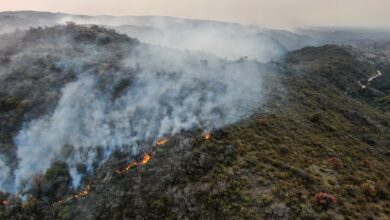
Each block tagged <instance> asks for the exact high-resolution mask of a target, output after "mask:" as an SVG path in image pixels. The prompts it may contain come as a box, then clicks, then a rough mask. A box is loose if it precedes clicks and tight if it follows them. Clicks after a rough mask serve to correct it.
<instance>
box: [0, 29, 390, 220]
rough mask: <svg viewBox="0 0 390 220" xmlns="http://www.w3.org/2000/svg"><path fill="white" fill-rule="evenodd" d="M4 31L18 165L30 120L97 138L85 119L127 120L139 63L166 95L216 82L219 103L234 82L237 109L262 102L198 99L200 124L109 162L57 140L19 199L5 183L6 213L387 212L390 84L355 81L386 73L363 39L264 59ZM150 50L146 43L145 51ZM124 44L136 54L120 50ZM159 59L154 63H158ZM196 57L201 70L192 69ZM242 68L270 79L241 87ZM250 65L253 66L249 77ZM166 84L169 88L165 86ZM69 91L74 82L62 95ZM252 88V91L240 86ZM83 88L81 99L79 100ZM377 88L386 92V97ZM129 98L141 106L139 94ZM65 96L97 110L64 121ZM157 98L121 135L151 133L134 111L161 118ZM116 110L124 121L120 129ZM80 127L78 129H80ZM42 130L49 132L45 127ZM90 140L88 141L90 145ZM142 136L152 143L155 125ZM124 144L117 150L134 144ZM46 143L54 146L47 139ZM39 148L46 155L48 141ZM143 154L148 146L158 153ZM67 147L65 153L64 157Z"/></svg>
mask: <svg viewBox="0 0 390 220" xmlns="http://www.w3.org/2000/svg"><path fill="white" fill-rule="evenodd" d="M2 40H3V41H4V42H5V41H6V42H8V43H7V44H4V45H2V46H1V48H0V60H1V62H2V67H1V74H0V84H1V87H0V94H1V102H0V103H1V104H0V117H1V122H0V123H1V124H0V134H1V135H0V137H1V139H0V141H1V153H2V155H3V156H2V157H4V158H5V159H4V158H1V159H2V160H1V161H2V163H4V161H5V162H6V163H8V165H9V169H11V170H12V169H17V168H18V166H20V165H23V162H21V161H17V160H16V158H19V156H18V154H19V153H20V151H18V150H17V146H16V145H18V144H19V145H20V143H18V142H17V141H15V140H19V139H18V138H17V137H19V136H18V134H20V133H21V129H26V127H28V126H26V123H28V122H30V121H32V122H31V123H32V124H31V127H32V128H34V125H36V124H34V121H38V122H36V123H37V124H39V123H43V124H44V125H46V127H43V132H46V133H51V132H53V133H54V129H51V128H52V127H50V126H51V125H52V124H54V128H56V129H58V130H61V131H62V130H64V131H68V132H70V133H71V135H69V134H66V135H64V136H61V138H60V139H59V140H61V141H64V142H66V143H68V142H70V143H72V144H73V145H74V146H73V147H75V148H77V144H75V143H74V142H76V141H77V140H80V141H86V140H85V139H83V138H81V137H80V136H82V135H86V137H88V138H90V139H95V138H97V137H94V136H99V135H101V134H105V133H99V132H95V130H92V131H93V132H92V133H91V134H90V133H88V132H89V131H88V130H87V128H86V127H84V126H86V125H87V124H85V123H86V122H85V121H93V120H97V121H98V120H100V117H101V116H103V118H104V117H107V118H104V119H105V120H107V122H108V123H107V124H109V126H112V128H113V129H118V130H121V129H122V128H124V127H125V125H123V123H122V120H123V119H122V118H121V117H119V116H120V113H121V112H120V111H119V110H118V109H116V108H115V107H117V108H119V107H122V105H124V106H125V107H126V108H129V106H128V105H129V103H125V104H123V102H126V101H128V99H124V98H126V96H127V95H126V94H127V92H128V91H130V92H132V91H133V90H131V88H132V87H133V86H134V88H137V87H141V88H142V86H143V84H142V83H140V84H137V83H135V84H134V82H137V81H136V79H138V78H139V77H141V79H142V74H144V75H146V76H148V77H147V78H146V79H148V80H155V79H156V80H157V82H161V84H157V85H159V86H158V87H157V88H158V91H157V93H155V94H154V93H153V94H152V96H158V98H160V95H157V94H160V93H161V94H163V95H162V96H164V97H173V98H175V99H178V100H182V101H180V102H179V105H180V106H181V105H185V104H186V103H187V102H186V101H185V100H187V99H186V95H188V94H191V93H196V94H197V93H199V94H201V95H202V94H203V96H201V97H202V98H200V99H199V100H201V103H200V104H202V105H205V103H207V102H203V101H204V100H205V99H206V100H207V96H204V95H205V94H206V95H210V94H209V93H204V92H205V91H206V90H211V91H212V93H211V94H212V98H210V100H213V101H214V102H215V103H225V102H226V99H223V100H220V99H218V96H222V97H224V94H225V93H228V92H229V90H226V89H225V88H230V89H232V88H233V87H234V88H235V89H237V90H234V89H233V93H234V94H240V95H242V96H241V97H238V99H237V100H236V99H233V101H232V103H234V104H236V105H237V106H238V107H240V108H245V106H246V105H249V104H250V103H253V102H256V100H257V99H260V98H264V99H265V100H261V103H262V104H261V105H258V106H256V107H257V108H256V109H255V111H254V112H251V114H250V115H248V116H247V113H248V112H247V111H244V112H238V113H240V116H241V113H242V115H245V117H242V119H241V120H239V121H236V118H234V120H227V121H225V119H224V120H222V119H221V117H223V116H224V115H229V114H232V113H235V114H238V113H237V112H235V111H233V112H232V111H231V107H232V106H226V105H222V107H221V106H218V105H217V106H214V108H213V109H212V110H210V111H205V109H203V108H199V109H194V108H195V107H194V106H190V107H189V108H186V109H184V111H183V112H185V113H188V112H191V113H192V111H194V113H193V114H196V116H197V117H198V118H200V122H199V124H197V125H198V126H197V127H195V128H193V129H179V130H178V131H175V132H172V135H164V136H163V137H164V138H165V139H164V140H163V141H162V142H161V144H157V145H155V146H153V147H150V148H142V147H141V150H140V151H138V154H137V155H132V154H131V153H128V152H126V151H121V150H117V151H115V149H117V148H115V149H114V150H113V153H112V154H111V155H110V156H109V157H108V158H107V159H106V160H104V161H103V162H102V161H101V160H96V159H95V157H93V160H92V159H91V161H92V162H90V161H89V160H86V161H83V162H86V163H85V164H83V163H78V164H73V162H68V159H69V155H73V153H74V152H75V150H72V146H70V145H64V146H63V145H61V146H60V147H61V151H60V153H58V152H55V154H54V155H56V157H55V158H56V160H54V161H50V160H49V159H47V161H42V163H43V164H46V163H50V168H49V169H47V170H45V171H44V172H42V173H41V174H39V173H38V174H37V175H35V176H34V177H33V181H32V182H31V184H30V187H27V188H26V189H25V191H23V195H24V196H25V201H22V200H21V198H20V197H14V196H13V195H12V193H6V192H4V193H2V194H1V195H0V196H1V198H0V200H1V201H3V202H2V205H1V206H0V218H1V219H161V218H164V219H177V218H183V219H184V218H185V219H226V218H227V219H299V218H301V219H387V218H388V216H389V215H390V202H389V201H390V191H389V189H390V179H389V177H390V171H389V169H388V167H390V160H389V159H390V115H389V112H388V106H389V102H386V100H387V98H386V97H387V96H388V95H390V94H389V93H388V90H380V89H379V88H378V89H377V90H379V91H380V92H381V93H380V94H379V95H378V96H373V95H372V93H367V92H366V90H368V89H371V88H375V84H372V86H371V85H369V84H367V85H368V88H367V89H362V88H361V86H360V85H359V83H358V82H359V81H362V80H367V79H368V78H370V77H371V76H372V73H373V72H375V71H377V70H380V71H382V73H383V77H386V78H388V77H389V75H390V71H389V70H388V69H386V68H383V69H380V68H381V67H382V66H383V63H382V66H381V65H379V64H378V63H375V62H370V61H369V60H367V59H362V54H361V51H358V52H357V51H356V50H354V49H351V48H350V47H339V46H332V45H327V46H322V47H307V48H303V49H300V50H296V51H292V52H290V53H287V54H286V55H285V56H283V57H282V58H280V59H279V60H277V61H274V62H270V63H267V64H261V63H257V62H255V61H248V60H245V59H241V60H237V61H228V60H224V59H219V58H216V57H215V56H211V55H208V56H206V57H203V56H205V55H204V54H193V53H189V52H188V53H185V52H178V51H171V50H169V49H167V48H155V47H150V46H148V45H143V44H141V43H140V42H139V41H138V40H136V39H133V38H130V37H127V36H126V35H122V34H118V33H116V32H115V31H112V30H107V29H104V28H101V27H98V26H77V25H74V24H69V25H67V26H55V27H51V28H36V29H31V30H29V31H27V32H18V33H14V34H9V35H4V36H2ZM149 50H150V51H151V53H146V54H144V51H149ZM130 52H131V54H132V56H131V59H133V60H134V62H135V63H134V66H131V65H129V64H128V63H125V62H123V59H124V58H125V57H127V56H129V53H130ZM160 53H161V54H168V55H169V57H168V55H166V56H164V59H167V60H168V61H172V60H170V59H173V58H170V57H174V58H175V61H177V60H179V61H180V62H182V63H183V64H185V65H183V66H182V65H180V66H179V67H177V68H173V69H172V70H171V69H169V68H172V65H171V64H172V63H169V62H168V64H166V63H165V62H164V59H162V60H159V59H157V60H155V59H156V58H155V57H154V56H153V54H157V55H160ZM143 56H145V57H146V59H143ZM137 57H138V58H139V59H137ZM141 57H142V59H141ZM201 59H202V60H201ZM203 59H204V60H206V61H204V60H203ZM194 60H195V61H196V62H195V61H194ZM155 62H156V65H157V66H156V67H154V66H152V65H154V63H155ZM132 64H133V63H132ZM387 65H389V64H387ZM151 66H152V67H151ZM188 66H191V68H193V69H190V70H189V69H186V68H187V67H188ZM155 68H156V69H155ZM238 68H239V69H242V70H247V71H248V72H250V73H251V71H255V72H256V71H257V70H258V71H260V72H262V74H260V76H259V77H261V78H262V81H261V82H262V84H260V83H259V82H258V81H256V80H254V79H255V78H250V80H249V81H250V82H252V83H250V82H248V81H243V82H245V83H248V84H246V85H247V86H246V87H245V88H248V87H250V89H251V90H242V88H240V89H238V88H236V87H239V86H240V84H239V83H234V81H237V78H234V77H235V71H237V69H238ZM145 69H146V70H148V71H158V72H157V73H156V76H157V78H154V77H155V76H154V73H152V74H151V75H150V76H149V75H148V74H147V73H148V71H144V70H145ZM200 70H202V71H204V72H205V75H200V76H199V77H198V78H197V79H195V80H193V79H190V82H191V83H193V84H192V85H197V86H193V87H190V88H188V87H180V88H179V89H178V90H177V91H176V90H175V88H176V87H174V83H173V84H171V82H176V83H183V85H185V86H189V85H190V84H188V83H187V81H186V80H184V79H183V80H184V81H182V80H181V78H180V74H178V72H176V71H183V72H181V74H183V75H184V76H186V72H187V71H189V73H191V74H195V73H197V72H199V71H200ZM220 70H223V71H224V73H225V74H227V75H228V76H229V78H228V79H229V80H231V81H233V82H226V81H227V80H226V78H224V77H223V76H222V75H217V76H216V78H214V77H213V76H212V75H211V74H209V73H214V74H217V73H219V72H220ZM230 70H231V72H232V74H231V75H229V73H230ZM85 76H90V77H91V78H92V79H93V80H96V81H93V82H96V84H93V85H92V86H91V85H90V84H89V82H90V81H89V80H84V77H85ZM252 76H258V75H257V74H255V75H248V77H252ZM219 78H221V80H219ZM88 79H89V78H88ZM79 80H81V81H79ZM141 82H143V83H146V82H144V81H141ZM78 83H81V84H80V85H79V84H78ZM164 83H165V84H169V87H167V88H165V87H164ZM231 83H232V84H231ZM77 85H79V87H76V86H77ZM198 85H199V86H198ZM216 85H217V86H216ZM255 87H261V88H262V90H261V92H262V96H261V97H257V96H255V95H254V94H257V93H258V90H257V89H258V88H255ZM263 87H264V88H263ZM72 88H76V90H74V91H73V90H71V89H72ZM84 88H85V90H84ZM252 89H253V91H252ZM68 90H70V91H73V93H70V95H69V96H64V94H66V91H68ZM139 91H141V92H144V91H147V92H144V93H141V94H142V95H143V97H144V98H145V97H149V96H148V92H150V91H151V90H134V92H139ZM152 91H154V90H152ZM244 92H245V93H244ZM247 93H248V94H250V95H249V96H244V95H245V94H247ZM83 96H85V97H87V98H86V99H85V100H79V99H78V97H83ZM90 96H91V97H90ZM162 96H161V97H162ZM210 96H211V95H210ZM263 96H264V97H263ZM88 97H90V98H88ZM96 97H99V101H102V102H104V103H106V102H107V103H109V104H107V105H112V106H114V107H113V109H111V108H110V107H107V106H105V105H104V104H102V103H100V102H98V103H95V102H93V101H91V100H93V99H95V98H96ZM100 97H103V98H101V99H100ZM190 97H191V96H190ZM378 97H379V98H378ZM241 99H245V100H241ZM373 99H380V100H382V101H381V105H379V106H378V104H377V102H373V101H372V100H373ZM69 100H70V101H69ZM72 100H75V101H72ZM116 100H118V102H119V104H118V103H117V101H116ZM152 100H153V99H152ZM164 100H166V99H158V104H157V102H156V103H152V104H151V105H152V107H154V106H156V105H157V106H158V107H159V108H160V109H167V110H166V112H164V113H165V114H172V115H174V111H173V109H172V108H173V107H174V106H176V105H174V106H171V104H170V103H165V102H164ZM189 100H190V101H193V100H195V99H192V98H191V99H189ZM246 100H248V101H246ZM67 101H69V102H67ZM132 101H134V103H135V104H138V102H137V100H133V99H132ZM259 101H260V100H259ZM69 103H70V106H71V107H70V109H81V110H83V107H82V106H81V107H80V105H85V106H87V107H90V108H88V109H87V110H88V111H91V112H92V113H93V114H92V115H93V116H94V117H93V118H90V116H89V115H88V113H86V114H85V115H83V114H81V113H83V111H81V113H80V111H79V112H77V114H80V115H77V117H76V116H75V117H74V118H70V120H71V123H69V124H67V123H66V122H62V121H56V120H55V119H56V117H55V115H56V113H58V112H60V113H61V112H62V111H61V109H59V107H61V106H62V105H65V104H69ZM80 103H82V104H80ZM101 105H103V111H102V112H100V111H92V110H91V109H100V108H101ZM117 105H118V106H119V107H118V106H117ZM145 106H146V107H148V108H146V107H145ZM152 107H150V106H149V105H148V103H144V102H140V104H139V108H140V109H141V111H136V113H135V115H134V116H133V115H129V113H128V112H126V115H127V116H128V117H130V118H131V119H132V120H134V121H135V122H137V123H134V124H131V125H132V126H135V125H138V126H140V127H141V128H142V129H140V130H129V131H126V133H132V134H133V133H134V135H136V136H137V137H144V136H139V134H138V133H144V132H142V131H143V130H144V129H146V128H149V127H143V124H142V123H143V121H142V120H138V118H143V117H144V116H143V114H142V113H144V114H146V115H147V117H146V116H145V117H146V119H148V121H149V122H153V120H155V118H154V117H155V115H154V109H153V111H152V110H151V109H150V108H152ZM109 110H112V111H114V112H116V113H117V115H115V117H119V119H116V118H115V117H113V119H112V120H111V118H109V117H111V116H110V115H106V114H105V113H104V112H106V111H109ZM70 111H71V110H70ZM88 111H87V112H88ZM183 112H180V114H179V115H181V114H183ZM198 112H201V113H204V112H206V113H207V114H209V115H206V116H205V115H204V114H199V113H198ZM244 113H245V114H244ZM58 114H59V113H58ZM213 114H215V115H216V116H214V115H213ZM221 115H222V116H221ZM60 116H63V117H65V118H66V119H69V118H67V116H65V115H63V114H60ZM211 116H213V117H211ZM210 118H211V119H212V120H214V121H213V122H215V125H214V126H215V129H210V137H209V138H208V139H206V138H205V136H204V135H205V133H204V132H205V128H209V127H207V126H206V127H202V126H204V124H203V123H204V120H206V119H210ZM240 118H241V117H240ZM32 119H35V120H32ZM220 120H222V121H220ZM49 122H50V123H49ZM114 122H115V123H117V124H118V126H119V124H120V125H121V126H123V127H115V126H116V125H115V124H114ZM217 122H218V123H217ZM45 123H49V124H45ZM51 123H52V124H51ZM78 123H81V125H82V126H81V128H80V129H79V127H77V126H76V125H75V124H78ZM110 123H111V124H110ZM63 124H65V125H67V126H70V129H69V128H68V127H64V126H63ZM112 124H114V125H112ZM49 125H50V126H49ZM97 125H99V124H97ZM218 125H223V126H218ZM181 126H182V127H181V128H185V126H186V125H181ZM47 127H48V128H47ZM75 128H76V129H75ZM153 128H154V127H153ZM66 129H68V130H66ZM78 129H79V130H78ZM23 131H24V130H23ZM98 131H99V130H98ZM169 131H173V130H169ZM207 131H209V130H207ZM29 132H32V133H33V134H35V133H34V132H38V131H36V130H33V129H30V130H27V132H25V134H26V135H27V136H28V134H29ZM78 132H80V133H82V134H80V136H78V135H79V134H78ZM37 134H40V135H42V137H45V136H44V135H45V133H43V134H42V133H39V132H38V133H37ZM119 134H121V133H119ZM153 134H154V133H153ZM116 135H117V134H116ZM151 135H152V134H151ZM113 136H114V135H113ZM49 137H50V138H51V139H49V142H48V143H49V144H52V143H54V142H50V141H51V140H56V141H57V139H56V138H57V136H54V137H53V136H51V135H49ZM108 137H111V136H108ZM21 140H23V138H22V139H21ZM27 140H29V139H27ZM33 140H34V141H35V142H33V143H35V144H36V143H39V144H46V142H42V141H41V140H39V137H38V138H37V140H35V139H33ZM98 140H99V139H98ZM124 140H127V139H126V138H124ZM88 141H90V140H87V142H85V143H86V145H87V146H90V145H91V144H93V143H95V142H93V141H90V142H88ZM137 141H138V142H142V143H143V144H145V145H151V141H150V136H147V135H145V139H142V138H141V139H137ZM152 141H153V140H152ZM27 143H29V142H27ZM61 143H62V142H61ZM96 143H98V142H96ZM124 145H125V148H123V149H128V148H129V147H130V146H127V144H126V143H125V144H124ZM20 146H23V145H20ZM26 146H29V147H30V145H26ZM48 146H50V147H48V148H47V149H51V148H53V146H52V145H48ZM91 147H94V146H91ZM85 149H89V148H85ZM85 149H84V148H82V147H79V148H77V150H80V151H81V153H80V155H83V153H85V152H89V151H85V152H84V151H83V150H85ZM130 149H132V150H134V149H133V148H130ZM106 150H107V149H104V148H96V155H97V156H96V157H99V155H100V157H103V156H102V155H104V153H103V151H106ZM99 152H100V153H99ZM22 153H23V152H22ZM45 153H46V155H47V158H50V156H51V154H50V153H51V152H50V150H48V151H47V152H45ZM143 153H145V154H146V153H148V155H149V156H151V158H150V161H149V160H146V159H145V157H143V156H142V155H143ZM67 154H68V157H66V156H64V155H67ZM85 154H87V153H85ZM22 155H23V154H22ZM74 155H76V156H77V155H79V154H74ZM76 156H75V157H76ZM147 159H149V158H147ZM19 160H21V159H20V158H19ZM39 160H42V159H39ZM130 161H133V162H134V161H138V162H137V164H138V165H134V166H133V165H132V167H131V168H129V169H128V170H127V171H126V169H125V167H126V166H128V165H127V164H128V163H129V162H130ZM65 162H66V163H65ZM89 162H90V164H88V163H89ZM0 165H1V166H2V167H1V168H2V173H1V174H2V175H5V174H4V169H5V166H4V164H0ZM73 166H76V167H77V172H79V173H83V177H82V179H81V186H80V187H79V188H77V187H74V185H72V181H74V179H72V178H73V177H74V176H75V175H74V173H72V172H73V171H72V169H73V168H74V167H73ZM90 167H93V168H94V169H92V170H91V168H90ZM14 177H15V176H13V178H14ZM2 181H3V186H4V185H6V186H7V185H8V186H10V185H11V186H13V184H14V183H13V179H12V178H10V179H2ZM4 181H5V182H4ZM6 181H9V182H8V183H7V182H6ZM11 186H10V187H11ZM7 197H8V199H6V198H7Z"/></svg>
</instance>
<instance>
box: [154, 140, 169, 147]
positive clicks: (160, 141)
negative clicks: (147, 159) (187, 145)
mask: <svg viewBox="0 0 390 220" xmlns="http://www.w3.org/2000/svg"><path fill="white" fill-rule="evenodd" d="M167 142H168V139H166V138H161V139H158V140H157V142H156V144H157V146H160V145H164V144H166V143H167Z"/></svg>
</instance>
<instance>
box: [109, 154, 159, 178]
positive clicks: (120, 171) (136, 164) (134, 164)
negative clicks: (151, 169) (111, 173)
mask: <svg viewBox="0 0 390 220" xmlns="http://www.w3.org/2000/svg"><path fill="white" fill-rule="evenodd" d="M151 158H152V157H151V156H150V154H147V153H145V154H144V156H143V158H142V160H141V161H139V162H137V161H131V162H130V163H129V164H128V165H127V166H126V167H125V168H124V169H123V170H120V169H117V170H115V172H116V173H118V174H120V173H124V172H127V171H129V170H130V169H131V168H133V167H135V166H140V165H144V164H147V163H148V162H149V161H150V159H151Z"/></svg>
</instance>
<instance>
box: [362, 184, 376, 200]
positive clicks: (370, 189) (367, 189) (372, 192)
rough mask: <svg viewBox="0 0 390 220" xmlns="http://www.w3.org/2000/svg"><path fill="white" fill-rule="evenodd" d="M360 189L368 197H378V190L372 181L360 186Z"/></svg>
mask: <svg viewBox="0 0 390 220" xmlns="http://www.w3.org/2000/svg"><path fill="white" fill-rule="evenodd" d="M360 189H361V190H362V192H363V193H364V194H365V195H366V196H371V197H374V196H376V193H377V190H376V188H375V186H374V184H373V183H372V182H371V181H367V182H365V183H363V184H361V185H360Z"/></svg>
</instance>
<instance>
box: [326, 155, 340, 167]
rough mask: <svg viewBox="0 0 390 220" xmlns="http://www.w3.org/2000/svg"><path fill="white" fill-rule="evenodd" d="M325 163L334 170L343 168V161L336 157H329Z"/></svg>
mask: <svg viewBox="0 0 390 220" xmlns="http://www.w3.org/2000/svg"><path fill="white" fill-rule="evenodd" d="M326 163H327V164H328V165H330V166H332V167H333V168H334V169H340V168H342V167H343V161H342V160H340V159H339V158H337V157H331V158H328V159H327V160H326Z"/></svg>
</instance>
